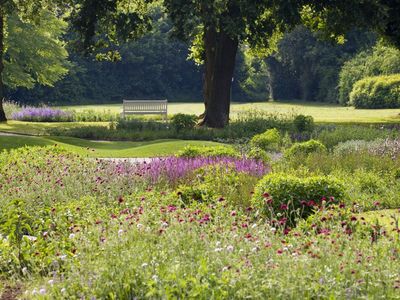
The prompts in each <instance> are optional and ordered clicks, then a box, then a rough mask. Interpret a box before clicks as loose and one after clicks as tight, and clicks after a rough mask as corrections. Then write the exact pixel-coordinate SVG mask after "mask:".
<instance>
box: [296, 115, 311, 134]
mask: <svg viewBox="0 0 400 300" xmlns="http://www.w3.org/2000/svg"><path fill="white" fill-rule="evenodd" d="M293 126H294V129H295V131H297V132H312V131H313V130H314V118H313V117H312V116H305V115H297V116H296V117H295V118H294V120H293Z"/></svg>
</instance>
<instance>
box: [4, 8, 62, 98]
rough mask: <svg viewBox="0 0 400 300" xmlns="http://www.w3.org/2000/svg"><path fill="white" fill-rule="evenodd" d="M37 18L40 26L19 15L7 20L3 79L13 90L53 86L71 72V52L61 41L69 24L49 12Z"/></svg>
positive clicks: (13, 15)
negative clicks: (36, 86)
mask: <svg viewBox="0 0 400 300" xmlns="http://www.w3.org/2000/svg"><path fill="white" fill-rule="evenodd" d="M37 17H38V18H40V22H36V23H35V22H28V21H24V20H22V19H21V18H20V16H19V15H17V14H12V15H10V16H9V17H8V18H7V25H8V33H7V36H6V39H5V46H6V52H5V57H4V75H3V78H4V84H5V85H6V86H7V87H8V88H10V89H13V90H15V89H16V88H17V87H24V88H28V89H31V88H33V87H34V86H35V84H40V85H45V86H53V85H54V83H55V82H57V81H59V80H60V79H62V78H63V77H64V76H65V75H66V74H67V73H68V68H69V67H70V63H69V62H68V60H67V59H68V53H67V50H66V49H65V44H64V43H63V42H62V40H61V38H62V35H64V34H65V31H66V27H67V23H66V22H65V21H63V20H62V19H61V18H59V17H57V16H56V15H55V14H54V13H52V12H50V11H47V10H42V11H41V12H40V13H39V15H38V16H37ZM33 37H34V38H33Z"/></svg>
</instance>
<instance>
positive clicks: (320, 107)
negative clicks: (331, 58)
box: [63, 102, 400, 123]
mask: <svg viewBox="0 0 400 300" xmlns="http://www.w3.org/2000/svg"><path fill="white" fill-rule="evenodd" d="M63 108H64V109H65V108H68V109H74V110H76V111H83V110H88V109H90V110H96V111H110V112H115V113H120V112H121V109H122V105H121V104H99V105H77V106H64V107H63ZM246 110H258V111H267V112H275V113H283V114H287V113H296V114H304V115H310V116H313V117H314V119H315V121H317V122H324V123H325V122H326V123H351V122H362V123H381V122H382V123H385V122H400V109H354V108H353V107H343V106H339V105H335V104H326V103H314V102H296V103H294V102H293V103H292V102H254V103H246V104H244V103H233V105H232V107H231V113H232V116H233V117H235V116H236V115H237V114H238V113H239V112H243V111H246ZM203 111H204V105H203V103H199V102H196V103H169V104H168V113H169V114H176V113H188V114H201V113H202V112H203Z"/></svg>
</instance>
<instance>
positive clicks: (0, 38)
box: [0, 11, 7, 122]
mask: <svg viewBox="0 0 400 300" xmlns="http://www.w3.org/2000/svg"><path fill="white" fill-rule="evenodd" d="M3 55H4V14H3V12H2V11H0V122H4V121H7V118H6V114H5V112H4V108H3V99H4V83H3V70H4V64H3Z"/></svg>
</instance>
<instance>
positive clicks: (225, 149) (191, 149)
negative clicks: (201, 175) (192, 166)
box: [177, 146, 240, 158]
mask: <svg viewBox="0 0 400 300" xmlns="http://www.w3.org/2000/svg"><path fill="white" fill-rule="evenodd" d="M177 156H178V157H187V158H193V157H198V156H202V157H223V156H226V157H240V153H239V152H238V151H237V150H235V148H233V147H230V146H217V147H200V146H187V147H185V148H184V149H183V150H182V151H179V152H178V154H177Z"/></svg>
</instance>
